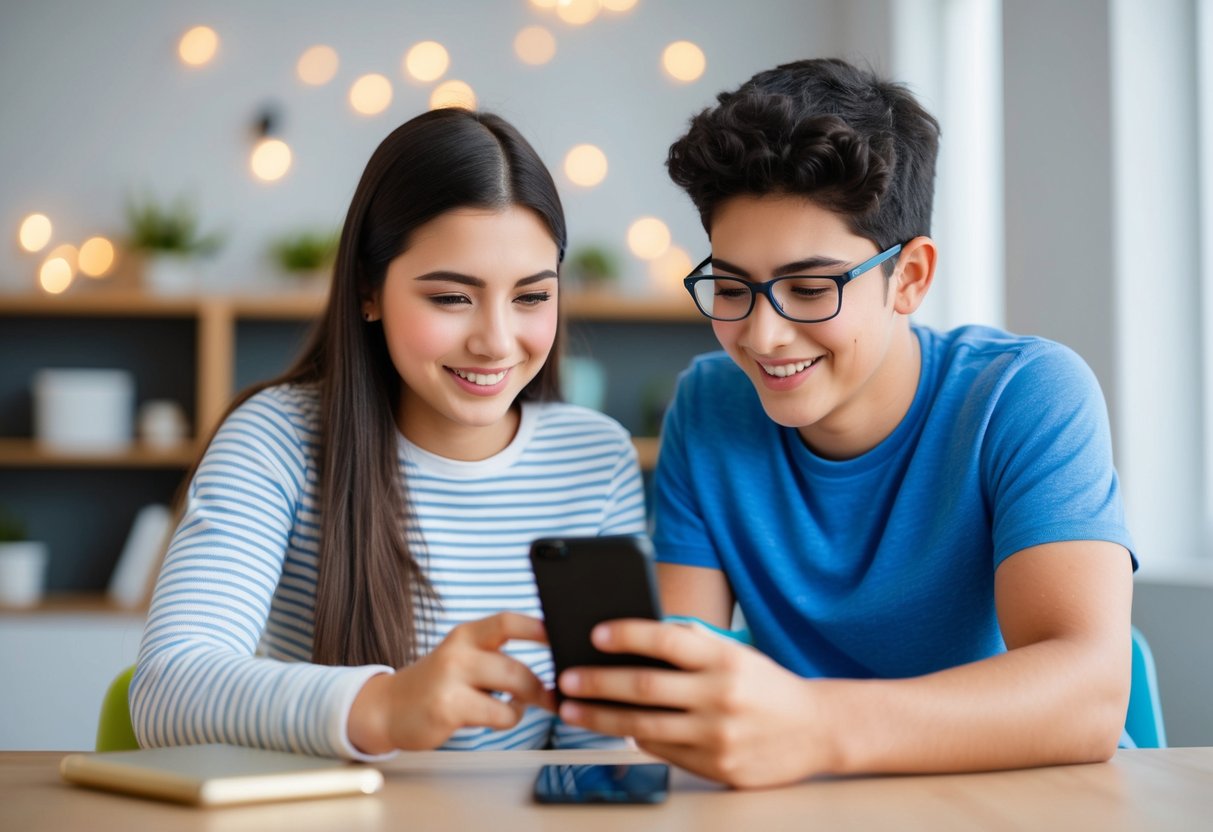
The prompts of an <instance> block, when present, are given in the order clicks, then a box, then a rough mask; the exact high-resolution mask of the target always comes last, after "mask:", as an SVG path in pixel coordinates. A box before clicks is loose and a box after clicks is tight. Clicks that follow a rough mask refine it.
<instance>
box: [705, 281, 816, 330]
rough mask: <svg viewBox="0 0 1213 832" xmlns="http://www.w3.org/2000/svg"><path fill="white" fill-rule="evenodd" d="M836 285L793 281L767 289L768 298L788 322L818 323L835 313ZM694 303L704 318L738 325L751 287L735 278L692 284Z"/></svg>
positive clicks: (747, 306) (749, 300) (776, 283)
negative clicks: (769, 292)
mask: <svg viewBox="0 0 1213 832" xmlns="http://www.w3.org/2000/svg"><path fill="white" fill-rule="evenodd" d="M838 295H839V290H838V284H837V283H836V282H835V281H833V280H827V279H823V278H812V277H793V278H789V279H787V280H779V281H777V282H775V283H773V284H772V285H771V297H772V298H773V299H774V301H775V303H776V304H778V306H779V308H780V310H782V311H783V312H784V314H786V315H787V316H788V317H789V318H794V319H796V320H799V321H818V320H824V319H826V318H830V317H832V316H833V315H834V314H835V313H837V312H838V301H839V297H838ZM695 300H696V301H697V302H698V303H699V307H700V309H702V310H703V312H704V314H705V315H708V316H709V317H711V318H715V319H717V320H720V321H738V320H741V319H742V318H744V317H745V316H746V315H747V314H749V312H750V307H751V304H752V301H751V287H750V284H749V283H747V282H746V281H744V280H738V279H737V278H735V277H715V278H711V279H708V280H700V281H698V282H697V283H695Z"/></svg>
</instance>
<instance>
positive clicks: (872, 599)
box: [559, 60, 1134, 786]
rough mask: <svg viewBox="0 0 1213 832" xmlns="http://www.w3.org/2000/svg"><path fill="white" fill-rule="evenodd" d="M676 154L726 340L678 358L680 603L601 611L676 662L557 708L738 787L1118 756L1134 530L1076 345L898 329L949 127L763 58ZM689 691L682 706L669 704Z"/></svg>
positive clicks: (832, 70)
mask: <svg viewBox="0 0 1213 832" xmlns="http://www.w3.org/2000/svg"><path fill="white" fill-rule="evenodd" d="M718 101H719V103H718V104H717V106H715V107H712V108H710V109H708V110H705V111H704V112H702V113H700V114H699V115H697V116H696V117H695V118H693V119H692V121H691V126H690V129H689V131H688V132H687V134H686V135H685V136H683V137H682V138H681V139H679V140H678V141H677V142H675V144H674V145H673V146H672V147H671V148H670V154H669V160H668V165H669V170H670V175H671V177H672V178H673V179H674V181H675V182H676V183H678V184H679V185H680V186H681V187H682V188H684V189H685V190H686V191H687V193H688V194H689V195H690V197H691V199H692V201H693V202H694V203H695V207H696V208H697V209H698V210H699V213H700V216H701V218H702V220H703V224H704V228H705V229H706V230H707V232H708V236H709V238H710V240H711V246H712V253H711V256H710V257H709V258H708V259H707V260H705V261H704V263H703V264H701V266H700V267H699V268H698V269H697V270H696V271H695V272H694V273H693V274H692V275H690V276H689V277H688V278H687V279H686V284H687V288H688V290H689V291H690V293H691V295H692V297H693V298H694V300H695V303H696V304H697V306H698V307H699V309H700V311H701V312H702V313H703V314H704V315H706V316H707V317H709V318H711V319H712V327H713V329H714V331H715V333H716V336H717V338H718V339H719V340H720V343H721V346H723V347H724V353H723V354H721V353H717V354H713V355H708V356H702V357H700V358H699V359H697V360H696V361H695V363H694V364H693V365H692V366H691V367H690V369H689V370H688V371H687V372H686V373H685V374H684V376H683V378H682V379H681V382H680V384H679V388H678V392H677V395H676V397H675V401H674V404H673V406H672V408H671V410H670V412H669V414H668V416H667V419H666V423H665V427H664V432H663V439H662V448H661V459H660V462H659V465H658V470H657V481H656V485H657V503H656V512H657V526H656V532H655V543H656V545H657V549H658V553H659V560H660V561H661V563H660V565H659V577H660V581H661V589H662V597H663V601H664V603H665V608H666V611H667V612H668V613H674V614H682V615H689V616H695V617H698V618H700V619H703V620H704V621H706V622H708V623H709V624H712V625H716V626H718V627H728V626H729V623H730V619H731V615H732V611H733V606H734V603H737V604H738V605H739V606H740V608H741V611H742V613H743V614H744V616H745V619H746V622H747V624H748V626H749V629H750V636H751V639H752V643H753V648H750V647H747V646H743V645H740V644H736V643H733V642H731V641H728V640H725V639H720V638H714V637H712V636H710V635H708V634H706V633H705V632H703V631H701V630H699V629H696V628H687V627H680V626H676V625H672V624H657V623H651V622H640V621H623V622H615V623H612V624H609V625H603V626H600V627H599V628H598V629H597V630H596V631H595V634H594V638H595V641H596V643H597V644H598V645H599V646H600V647H601V648H602V649H605V650H610V651H616V652H622V653H635V654H643V655H648V656H653V657H656V658H660V659H664V660H666V661H669V662H671V663H673V664H675V665H677V666H678V667H679V668H681V669H682V672H679V671H668V670H666V671H663V670H652V669H607V668H595V669H590V668H578V669H574V670H572V671H569V672H567V673H565V674H563V675H562V676H561V679H560V680H559V683H560V686H561V689H562V690H563V691H564V693H566V694H569V695H571V696H574V697H580V698H583V699H608V700H616V701H622V702H627V703H630V704H632V705H638V706H640V707H639V708H638V709H636V708H628V709H625V708H614V707H607V706H601V705H589V704H583V703H580V702H573V701H567V700H566V702H565V704H564V705H563V706H562V709H561V715H562V717H563V718H564V719H565V720H567V721H569V722H572V723H575V724H578V725H581V726H584V727H586V728H590V729H593V730H595V731H600V732H603V733H613V734H621V735H630V736H633V737H635V738H636V740H637V742H638V743H639V744H640V746H641V747H642V748H644V749H646V750H648V751H650V752H652V753H654V754H656V755H658V756H660V757H664V758H666V759H668V760H670V761H671V762H674V763H676V764H678V765H681V766H683V767H685V768H688V769H690V770H692V771H695V772H698V773H700V774H703V775H705V776H708V777H712V778H715V779H718V780H721V781H724V782H726V783H730V784H733V785H737V786H766V785H776V784H780V783H788V782H793V781H796V780H800V779H802V778H804V777H807V776H811V775H816V774H846V773H854V772H932V771H934V772H941V771H966V770H982V769H999V768H1014V767H1022V766H1035V765H1047V764H1056V763H1076V762H1086V761H1096V760H1105V759H1107V758H1108V757H1109V756H1110V755H1111V754H1112V752H1113V751H1114V749H1115V748H1116V746H1117V740H1118V738H1119V737H1120V735H1121V729H1122V726H1123V724H1124V717H1125V706H1126V701H1127V698H1128V691H1129V651H1130V639H1129V610H1130V602H1131V595H1132V584H1131V578H1132V570H1133V566H1134V562H1133V558H1132V555H1131V554H1130V551H1129V550H1131V548H1132V543H1131V541H1130V538H1129V534H1128V532H1127V530H1126V528H1125V524H1124V517H1123V512H1122V508H1121V501H1120V493H1119V488H1118V485H1117V478H1116V473H1115V470H1114V468H1113V466H1112V459H1111V442H1110V437H1109V429H1108V423H1107V413H1106V408H1105V405H1104V401H1103V398H1102V395H1101V393H1100V390H1099V387H1098V385H1097V383H1096V381H1095V379H1094V377H1093V375H1092V373H1091V372H1090V370H1089V369H1088V368H1087V366H1086V365H1085V364H1084V363H1083V362H1082V360H1081V359H1080V358H1078V357H1077V356H1076V355H1075V354H1074V353H1073V352H1071V351H1069V350H1068V349H1066V348H1065V347H1062V346H1060V345H1058V344H1055V343H1051V342H1049V341H1045V340H1042V339H1039V338H1025V337H1019V336H1015V335H1010V334H1008V333H1005V332H1001V331H997V330H994V329H989V328H984V327H962V328H960V329H957V330H953V331H951V332H937V331H933V330H930V329H927V328H923V327H918V326H915V325H913V324H911V322H910V319H909V316H910V315H911V314H912V313H913V312H914V311H915V310H916V309H917V308H918V306H919V304H920V303H921V302H922V299H923V297H924V296H925V295H926V293H927V290H928V289H929V288H930V286H931V281H932V278H933V277H934V273H935V263H936V256H937V255H936V246H935V243H934V242H933V241H932V240H931V239H930V237H929V236H928V235H929V232H930V227H929V226H930V218H931V204H932V198H933V186H934V169H935V157H936V150H937V146H938V135H939V130H938V124H937V123H936V121H935V120H934V119H933V118H932V117H931V116H930V115H929V114H928V113H927V112H926V111H925V110H923V108H922V107H921V106H920V105H919V104H918V103H917V101H915V99H914V98H913V97H912V96H911V95H910V94H909V93H908V92H907V91H906V89H905V88H904V87H902V86H900V85H896V84H892V83H888V82H886V81H883V80H881V79H879V78H877V77H875V76H874V75H872V74H871V73H869V72H866V71H863V70H859V69H856V68H855V67H852V66H850V65H849V64H846V63H844V62H842V61H836V60H811V61H801V62H797V63H793V64H788V65H786V66H781V67H778V68H776V69H774V70H770V71H767V72H763V73H760V74H759V75H756V76H755V77H754V78H752V79H751V80H750V81H748V82H746V83H745V84H743V85H742V87H741V88H740V89H738V90H737V91H736V92H733V93H725V94H722V95H720V96H719V98H718ZM660 709H673V710H660Z"/></svg>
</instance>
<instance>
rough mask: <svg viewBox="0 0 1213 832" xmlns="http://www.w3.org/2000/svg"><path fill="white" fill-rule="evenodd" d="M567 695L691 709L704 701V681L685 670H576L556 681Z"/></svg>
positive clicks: (697, 675)
mask: <svg viewBox="0 0 1213 832" xmlns="http://www.w3.org/2000/svg"><path fill="white" fill-rule="evenodd" d="M556 682H557V685H558V686H559V688H560V692H561V693H563V694H564V695H565V696H574V697H578V698H580V699H607V700H610V701H612V702H627V703H629V704H632V705H641V706H648V707H655V708H677V709H679V710H690V709H692V708H694V707H696V706H697V705H698V704H699V703H700V701H701V700H702V699H703V698H704V694H703V686H704V678H703V676H702V675H700V674H696V673H691V672H687V671H685V670H660V669H657V668H647V667H577V668H573V669H572V670H566V671H565V672H564V673H561V674H560V678H559V679H557V680H556Z"/></svg>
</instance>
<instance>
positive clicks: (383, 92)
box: [350, 72, 392, 116]
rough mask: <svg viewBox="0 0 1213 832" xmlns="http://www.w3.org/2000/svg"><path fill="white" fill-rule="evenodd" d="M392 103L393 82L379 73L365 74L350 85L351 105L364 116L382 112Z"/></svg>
mask: <svg viewBox="0 0 1213 832" xmlns="http://www.w3.org/2000/svg"><path fill="white" fill-rule="evenodd" d="M391 103H392V82H391V81H389V80H388V79H387V78H385V77H384V76H382V75H379V74H378V73H374V72H372V73H370V74H369V75H363V76H362V77H361V78H359V79H358V80H357V81H355V82H354V85H353V86H352V87H350V106H351V107H353V108H354V109H355V110H356V111H357V112H359V113H362V115H364V116H373V115H378V114H379V113H382V112H383V111H384V110H386V109H387V107H388V105H389V104H391Z"/></svg>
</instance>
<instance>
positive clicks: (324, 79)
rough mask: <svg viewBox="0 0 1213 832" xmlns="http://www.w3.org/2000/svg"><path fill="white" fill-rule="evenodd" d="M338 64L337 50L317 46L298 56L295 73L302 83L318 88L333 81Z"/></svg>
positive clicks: (322, 45)
mask: <svg viewBox="0 0 1213 832" xmlns="http://www.w3.org/2000/svg"><path fill="white" fill-rule="evenodd" d="M340 63H341V62H340V60H339V59H338V58H337V50H335V49H333V47H331V46H325V45H324V44H317V45H316V46H312V47H309V48H308V49H307V50H306V51H304V53H303V54H302V55H300V56H299V63H297V64H296V65H295V72H296V74H298V76H299V80H300V81H302V82H303V83H305V84H309V85H311V86H313V87H319V86H322V85H324V84H327V83H328V82H329V81H332V80H333V76H335V75H336V74H337V67H338V66H340Z"/></svg>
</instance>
